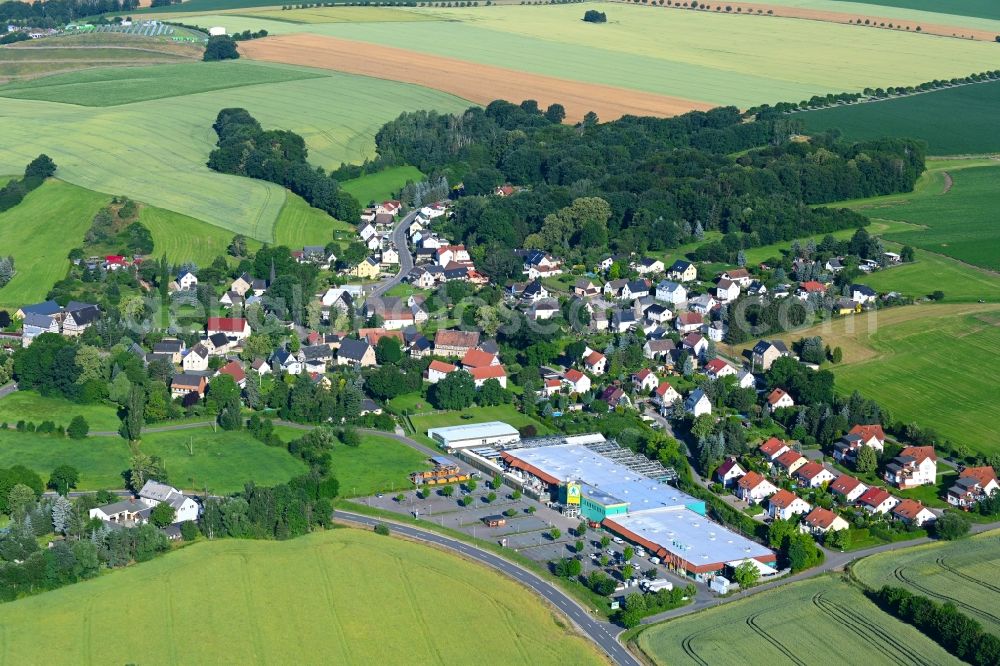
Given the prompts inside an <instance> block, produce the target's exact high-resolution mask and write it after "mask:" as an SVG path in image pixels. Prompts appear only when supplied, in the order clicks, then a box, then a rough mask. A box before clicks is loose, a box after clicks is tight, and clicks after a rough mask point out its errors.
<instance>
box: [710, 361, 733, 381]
mask: <svg viewBox="0 0 1000 666" xmlns="http://www.w3.org/2000/svg"><path fill="white" fill-rule="evenodd" d="M705 374H706V375H707V376H708V378H709V379H722V378H723V377H735V376H736V374H737V371H736V368H734V367H733V366H731V365H730V364H728V363H726V362H725V361H723V360H722V359H721V358H713V359H712V360H711V361H709V362H708V363H706V364H705Z"/></svg>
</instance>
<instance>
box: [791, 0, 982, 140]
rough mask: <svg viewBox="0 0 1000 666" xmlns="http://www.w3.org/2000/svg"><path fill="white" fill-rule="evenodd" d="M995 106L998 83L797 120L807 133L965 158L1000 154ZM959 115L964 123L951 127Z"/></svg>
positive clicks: (800, 116)
mask: <svg viewBox="0 0 1000 666" xmlns="http://www.w3.org/2000/svg"><path fill="white" fill-rule="evenodd" d="M939 4H940V3H939ZM987 69H988V67H987ZM970 73H971V72H970ZM998 105H1000V81H991V82H989V83H976V84H973V85H963V86H958V87H956V88H947V89H945V90H936V91H934V92H929V93H923V94H920V95H911V96H909V97H899V98H896V99H891V100H886V101H884V102H873V103H870V104H852V105H850V106H839V107H835V108H832V109H822V110H819V111H808V112H805V113H800V114H797V115H796V116H795V118H797V119H799V120H802V121H803V122H805V124H806V129H807V130H808V131H810V132H821V131H824V130H827V129H833V128H836V129H839V130H841V132H842V133H843V135H844V136H845V137H846V138H848V139H874V138H877V137H883V136H898V137H906V138H914V139H923V140H924V141H926V142H927V150H928V152H929V154H931V155H965V154H972V153H987V152H1000V118H998V117H997V113H996V108H997V106H998ZM959 115H960V116H961V118H962V121H961V122H955V119H956V116H959Z"/></svg>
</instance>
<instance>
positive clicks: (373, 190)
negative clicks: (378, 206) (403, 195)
mask: <svg viewBox="0 0 1000 666" xmlns="http://www.w3.org/2000/svg"><path fill="white" fill-rule="evenodd" d="M423 179H424V174H422V173H420V169H418V168H416V167H412V166H399V167H390V168H388V169H385V170H383V171H379V172H378V173H370V174H367V175H364V176H360V177H358V178H353V179H351V180H345V181H344V182H342V183H341V184H340V186H341V187H343V188H344V190H345V191H347V192H350V193H351V194H353V195H354V198H355V199H357V200H358V201H360V202H361V205H363V206H366V205H368V203H369V202H371V201H376V202H377V201H385V200H386V199H388V198H389V197H393V196H396V195H397V194H398V193H399V191H400V190H401V189H403V186H404V185H406V182H407V181H410V180H412V181H413V182H419V181H421V180H423Z"/></svg>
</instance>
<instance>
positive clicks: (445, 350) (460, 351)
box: [434, 329, 479, 358]
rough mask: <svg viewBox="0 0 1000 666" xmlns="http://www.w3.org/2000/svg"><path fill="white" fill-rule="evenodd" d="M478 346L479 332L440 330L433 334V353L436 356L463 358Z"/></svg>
mask: <svg viewBox="0 0 1000 666" xmlns="http://www.w3.org/2000/svg"><path fill="white" fill-rule="evenodd" d="M478 346H479V331H458V330H454V329H441V330H439V331H437V332H436V333H435V334H434V353H435V354H437V355H438V356H445V357H448V356H457V357H459V358H460V357H462V356H465V355H466V353H468V351H469V350H470V349H474V348H476V347H478Z"/></svg>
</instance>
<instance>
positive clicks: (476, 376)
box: [468, 365, 507, 388]
mask: <svg viewBox="0 0 1000 666" xmlns="http://www.w3.org/2000/svg"><path fill="white" fill-rule="evenodd" d="M468 372H469V374H470V375H472V381H473V382H474V383H475V385H476V388H482V386H483V384H485V383H486V382H487V381H489V380H490V379H495V380H497V381H498V382H500V386H502V387H503V388H507V371H506V370H505V369H504V367H503V366H502V365H486V366H483V367H480V368H468Z"/></svg>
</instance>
